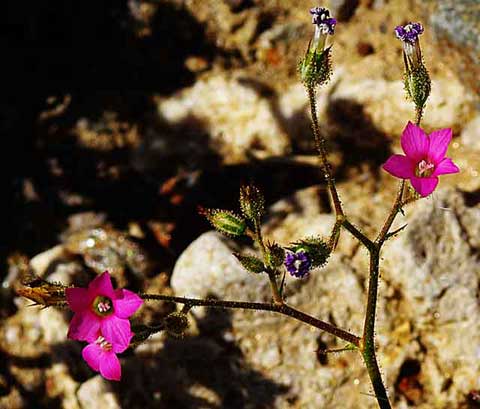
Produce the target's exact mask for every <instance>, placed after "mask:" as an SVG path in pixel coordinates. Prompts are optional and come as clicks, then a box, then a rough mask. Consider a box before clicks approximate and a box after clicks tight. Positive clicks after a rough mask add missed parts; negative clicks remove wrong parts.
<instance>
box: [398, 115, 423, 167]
mask: <svg viewBox="0 0 480 409" xmlns="http://www.w3.org/2000/svg"><path fill="white" fill-rule="evenodd" d="M401 144H402V149H403V151H404V152H405V154H406V155H407V156H408V158H409V159H411V160H412V161H413V162H415V163H416V162H418V161H419V160H421V159H423V158H425V157H426V156H427V154H428V147H429V144H430V141H429V139H428V137H427V135H426V134H425V132H423V130H422V129H421V128H420V127H418V126H416V125H414V124H412V123H411V122H408V124H407V126H406V127H405V129H404V130H403V133H402V138H401Z"/></svg>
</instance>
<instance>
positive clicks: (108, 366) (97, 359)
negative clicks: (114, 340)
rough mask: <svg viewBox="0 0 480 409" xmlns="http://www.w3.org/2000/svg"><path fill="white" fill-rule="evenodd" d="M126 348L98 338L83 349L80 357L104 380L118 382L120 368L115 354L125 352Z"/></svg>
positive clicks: (120, 373)
mask: <svg viewBox="0 0 480 409" xmlns="http://www.w3.org/2000/svg"><path fill="white" fill-rule="evenodd" d="M130 338H131V336H130ZM129 342H130V339H129ZM127 347H128V345H127V346H126V347H120V346H118V345H116V344H111V343H109V342H108V341H107V340H106V339H105V338H104V337H102V336H99V337H98V338H97V339H96V340H95V342H92V343H90V344H88V345H87V346H86V347H85V348H83V351H82V357H83V359H85V361H86V362H87V364H88V365H89V366H90V368H92V369H93V370H94V371H96V372H100V374H101V375H102V376H103V377H104V378H106V379H109V380H111V381H119V380H120V378H121V376H122V368H121V366H120V361H119V360H118V358H117V355H116V354H119V353H121V352H123V351H125V349H127Z"/></svg>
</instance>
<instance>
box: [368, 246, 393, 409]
mask: <svg viewBox="0 0 480 409" xmlns="http://www.w3.org/2000/svg"><path fill="white" fill-rule="evenodd" d="M379 263H380V247H379V246H378V245H377V248H376V249H372V250H370V278H369V283H368V300H367V311H366V313H365V324H364V326H363V336H362V342H361V348H360V349H361V351H362V356H363V360H364V361H365V365H366V366H367V370H368V375H369V376H370V380H371V382H372V385H373V389H374V391H375V396H376V397H377V401H378V405H379V406H380V408H381V409H390V408H391V406H390V402H389V400H388V396H387V391H386V389H385V386H384V385H383V381H382V375H381V374H380V369H379V368H378V363H377V357H376V354H375V318H376V308H377V296H378V277H379V271H380V268H379Z"/></svg>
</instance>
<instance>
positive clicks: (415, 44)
mask: <svg viewBox="0 0 480 409" xmlns="http://www.w3.org/2000/svg"><path fill="white" fill-rule="evenodd" d="M423 31H424V29H423V26H422V25H421V24H420V23H408V24H405V25H404V26H397V27H396V28H395V35H396V36H397V38H398V39H399V40H401V41H402V43H403V60H404V63H405V91H406V92H407V96H408V97H409V98H410V99H411V100H412V101H413V103H414V104H415V109H416V112H417V123H419V122H420V119H421V117H422V114H423V109H424V107H425V103H426V102H427V99H428V96H429V95H430V90H431V81H430V76H429V75H428V71H427V68H426V67H425V65H424V64H423V57H422V50H421V48H420V41H419V36H420V35H421V34H422V33H423Z"/></svg>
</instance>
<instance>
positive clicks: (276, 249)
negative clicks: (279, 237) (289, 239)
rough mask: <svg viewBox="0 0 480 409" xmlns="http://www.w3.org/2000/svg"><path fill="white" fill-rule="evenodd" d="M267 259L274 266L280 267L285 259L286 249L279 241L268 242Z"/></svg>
mask: <svg viewBox="0 0 480 409" xmlns="http://www.w3.org/2000/svg"><path fill="white" fill-rule="evenodd" d="M266 247H267V260H268V264H269V265H270V266H272V267H274V268H275V267H279V266H281V265H282V264H283V261H284V260H285V250H284V249H283V248H282V247H280V246H279V245H278V244H277V243H267V246H266Z"/></svg>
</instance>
